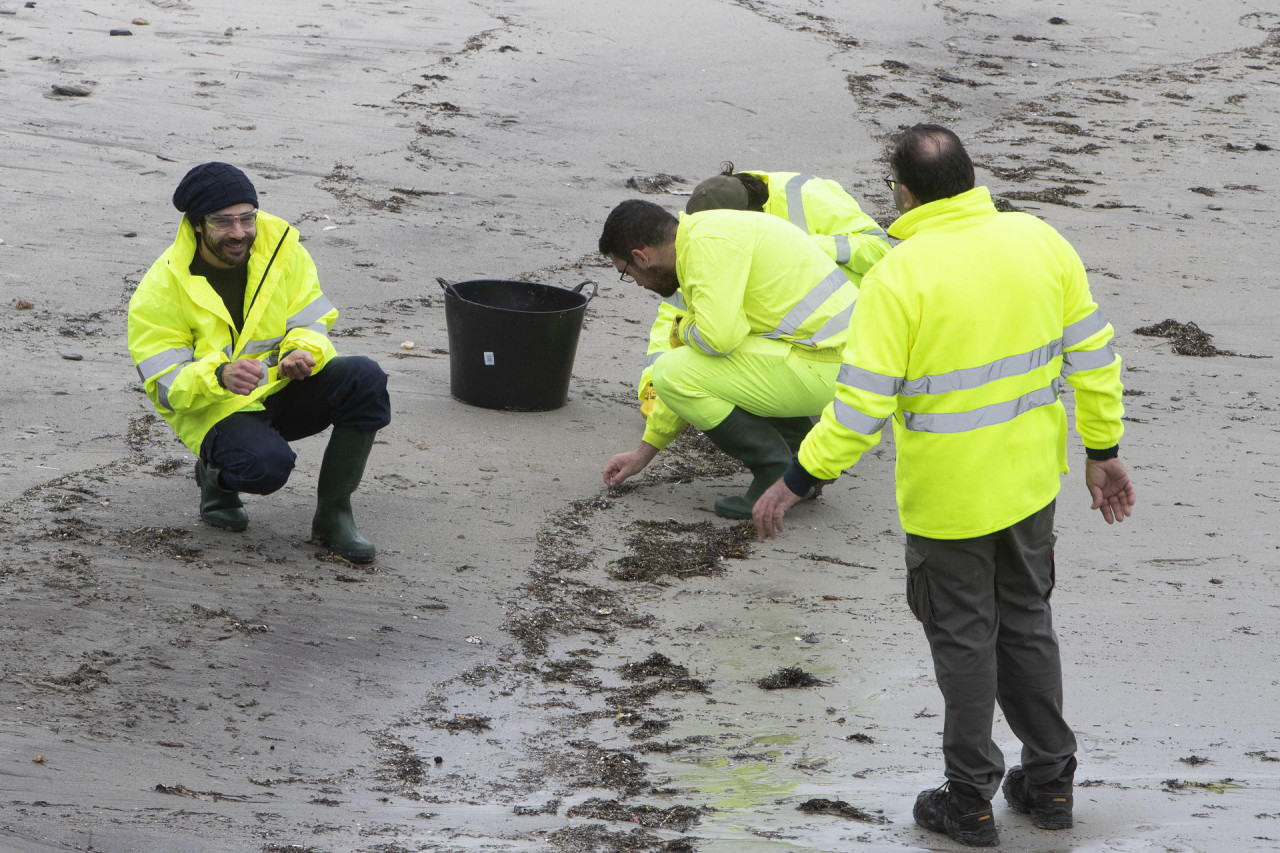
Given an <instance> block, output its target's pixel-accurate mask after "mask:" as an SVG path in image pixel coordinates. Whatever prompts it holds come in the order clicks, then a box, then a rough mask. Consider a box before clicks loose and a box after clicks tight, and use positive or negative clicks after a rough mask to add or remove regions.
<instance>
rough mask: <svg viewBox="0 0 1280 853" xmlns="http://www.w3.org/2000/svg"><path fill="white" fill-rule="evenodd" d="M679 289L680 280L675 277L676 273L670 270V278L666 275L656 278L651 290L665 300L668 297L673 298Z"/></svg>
mask: <svg viewBox="0 0 1280 853" xmlns="http://www.w3.org/2000/svg"><path fill="white" fill-rule="evenodd" d="M679 288H680V279H679V278H677V277H676V271H675V270H672V271H671V273H670V277H668V276H667V275H666V274H663V275H662V276H660V277H659V278H657V280H656V281H654V284H653V287H652V288H651V290H653V292H654V293H656V294H658V295H659V296H661V297H662V298H663V299H666V298H668V297H670V296H673V295H674V294H675V292H676V291H677V290H679Z"/></svg>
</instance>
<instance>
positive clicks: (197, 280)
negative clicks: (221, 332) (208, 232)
mask: <svg viewBox="0 0 1280 853" xmlns="http://www.w3.org/2000/svg"><path fill="white" fill-rule="evenodd" d="M281 240H283V241H284V245H283V246H281V245H280V243H281ZM297 244H298V232H297V231H296V230H294V229H292V228H290V226H289V223H287V222H285V221H284V220H283V219H281V218H279V217H278V216H272V215H271V214H269V213H264V212H263V211H258V235H257V237H256V238H255V239H254V241H253V248H252V249H251V250H250V251H249V278H248V282H247V285H246V286H247V287H248V288H249V289H250V291H253V290H255V289H256V288H257V287H258V282H259V281H261V280H262V273H263V270H264V269H266V266H267V263H268V262H269V261H270V260H271V256H272V255H273V254H275V253H276V247H277V246H279V247H280V252H279V256H277V257H276V259H275V264H274V265H273V267H272V273H275V272H276V271H277V270H278V269H280V268H282V267H283V266H284V265H285V261H286V258H285V256H286V255H288V254H289V250H290V249H291V248H292V247H293V246H296V245H297ZM195 253H196V232H195V229H194V228H192V227H191V223H190V222H188V221H187V218H186V217H185V216H184V217H182V223H181V224H180V225H179V226H178V236H177V237H175V238H174V241H173V245H172V246H170V247H169V251H168V259H167V260H166V263H167V264H168V266H169V274H170V275H171V276H173V278H174V280H175V281H176V282H177V284H178V286H179V287H181V288H182V289H183V290H184V291H186V293H187V295H188V296H190V297H191V299H192V300H193V301H194V302H195V303H196V304H198V305H199V306H200V307H202V308H204V309H205V310H207V311H211V312H213V313H215V314H217V315H218V316H220V317H222V318H223V319H224V320H226V321H227V323H228V324H230V323H231V315H230V314H229V313H227V306H226V305H225V304H224V303H223V301H222V297H221V296H219V295H218V294H217V292H216V291H214V289H213V288H212V287H211V286H210V285H209V282H207V281H206V280H205V279H204V278H203V277H201V276H193V275H192V274H191V259H192V258H193V257H195ZM267 279H268V280H267V281H266V282H264V283H263V286H262V291H263V292H262V293H261V294H260V295H259V297H258V298H259V300H262V299H268V298H269V295H270V294H269V291H270V290H272V289H274V282H275V281H276V280H277V276H276V275H275V274H272V275H269V276H268V277H267ZM254 307H255V309H256V308H257V306H256V305H255V306H254ZM260 313H261V312H260V311H258V310H255V311H254V312H253V315H252V318H251V317H249V316H247V317H245V318H244V327H243V329H242V330H241V335H242V336H243V335H244V332H245V331H247V330H248V329H249V328H250V326H251V324H252V322H253V320H255V319H256V316H257V315H258V314H260Z"/></svg>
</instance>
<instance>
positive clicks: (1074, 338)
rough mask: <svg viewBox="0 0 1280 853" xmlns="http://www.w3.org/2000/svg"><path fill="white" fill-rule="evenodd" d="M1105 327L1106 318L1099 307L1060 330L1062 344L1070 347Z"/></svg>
mask: <svg viewBox="0 0 1280 853" xmlns="http://www.w3.org/2000/svg"><path fill="white" fill-rule="evenodd" d="M1106 327H1107V318H1106V317H1104V316H1103V315H1102V309H1101V308H1099V309H1097V310H1095V311H1094V312H1093V313H1092V314H1090V315H1089V316H1088V317H1085V318H1084V319H1083V320H1076V321H1075V322H1074V323H1072V324H1071V325H1070V326H1067V327H1066V328H1065V329H1063V330H1062V343H1063V346H1064V347H1065V348H1066V349H1071V348H1072V347H1073V346H1075V345H1077V344H1079V343H1080V342H1081V341H1084V340H1087V339H1088V338H1091V337H1093V336H1094V335H1096V334H1098V332H1101V331H1102V330H1103V329H1105V328H1106Z"/></svg>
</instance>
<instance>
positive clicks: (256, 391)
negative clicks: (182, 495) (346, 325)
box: [129, 162, 391, 563]
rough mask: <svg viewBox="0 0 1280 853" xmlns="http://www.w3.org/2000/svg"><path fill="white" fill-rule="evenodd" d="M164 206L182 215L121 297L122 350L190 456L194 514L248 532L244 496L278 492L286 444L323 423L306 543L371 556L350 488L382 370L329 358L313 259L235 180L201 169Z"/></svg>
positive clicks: (360, 463)
mask: <svg viewBox="0 0 1280 853" xmlns="http://www.w3.org/2000/svg"><path fill="white" fill-rule="evenodd" d="M173 205H174V207H176V208H177V209H178V210H179V211H181V212H182V213H183V214H185V215H184V217H183V219H182V222H181V224H180V225H179V227H178V236H177V239H176V240H174V243H173V245H172V246H170V247H169V249H168V250H167V251H165V253H164V254H163V255H161V256H160V258H159V259H158V260H157V261H156V262H155V263H154V264H152V265H151V269H150V270H148V271H147V274H146V275H145V276H144V277H143V279H142V281H141V282H140V283H139V284H138V288H137V290H135V291H134V294H133V297H132V298H131V299H130V300H129V352H130V354H131V355H132V357H133V361H134V364H135V365H136V366H137V369H138V375H139V376H140V377H141V378H142V383H143V386H144V387H145V389H146V392H147V396H148V397H150V398H151V402H152V403H153V404H154V405H155V407H156V410H157V411H158V412H159V413H160V415H161V416H162V417H163V418H164V419H165V421H167V422H168V423H169V425H170V426H171V427H173V430H174V432H176V433H177V435H178V438H179V439H181V440H182V442H183V444H185V445H186V446H187V447H188V448H189V449H190V450H191V451H192V452H193V453H195V454H196V455H197V457H198V460H197V462H196V480H197V482H198V483H199V484H200V517H201V518H202V519H203V520H204V521H206V522H207V523H209V524H211V525H213V526H215V527H221V528H225V529H227V530H244V529H245V528H246V527H248V525H249V517H248V514H247V513H246V512H245V509H244V506H243V504H241V502H240V496H239V492H250V493H252V494H259V495H269V494H271V493H273V492H275V491H276V490H277V489H279V488H280V487H281V486H283V485H284V484H285V481H286V480H288V479H289V474H290V472H291V471H292V470H293V465H294V460H295V459H296V457H295V455H294V452H293V450H292V449H291V448H290V447H289V442H291V441H296V440H298V439H300V438H304V437H306V436H309V435H315V434H316V433H319V432H321V431H323V430H324V429H326V428H327V427H329V426H332V427H333V433H332V435H331V436H330V438H329V444H328V447H327V448H326V449H325V452H324V460H323V462H322V463H321V466H320V481H319V486H318V493H319V497H318V501H317V506H316V512H315V517H314V519H313V520H312V525H311V535H312V538H313V539H315V540H317V541H319V542H320V543H321V544H323V545H327V546H328V547H329V548H331V549H332V550H333V551H335V552H337V553H338V554H339V555H341V556H342V557H344V558H346V559H348V560H350V561H352V562H356V563H367V562H370V561H372V560H373V558H374V555H375V549H374V546H373V543H371V542H370V541H369V540H368V539H366V538H365V536H364V535H363V534H362V533H361V532H360V530H359V529H358V528H357V527H356V523H355V520H354V518H353V517H352V514H351V494H352V492H354V491H355V490H356V487H357V486H358V485H359V484H360V479H361V477H362V476H363V475H364V467H365V461H366V460H367V459H368V457H369V451H370V449H371V448H372V447H373V440H374V434H375V433H376V432H377V431H378V430H379V429H381V428H382V427H384V426H386V425H387V424H388V423H390V421H391V404H390V400H389V399H388V396H387V376H386V374H385V373H384V372H383V371H382V368H380V367H379V366H378V364H377V363H376V362H374V361H373V360H371V359H369V358H365V357H364V356H339V355H338V354H337V352H336V351H335V350H334V348H333V343H332V342H331V341H330V340H329V330H330V329H331V328H332V327H333V323H334V321H335V320H336V319H337V318H338V310H337V309H336V308H334V307H333V304H332V303H330V302H329V300H328V299H326V298H325V296H324V294H323V293H322V292H321V291H320V283H319V281H318V279H317V275H316V267H315V264H314V263H313V262H312V260H311V256H310V255H309V254H308V253H307V250H306V249H304V248H302V246H301V244H300V243H299V242H298V232H297V230H295V229H294V228H292V227H290V226H289V224H288V223H286V222H285V221H284V220H282V219H279V218H277V217H275V216H271V215H270V214H268V213H264V212H262V211H259V210H258V193H257V191H256V190H255V189H254V187H253V184H252V183H251V182H250V180H249V178H248V177H247V176H246V175H245V174H244V172H242V171H240V170H239V169H237V168H236V167H235V166H232V165H229V164H227V163H216V162H215V163H204V164H202V165H199V166H196V167H195V168H194V169H192V170H191V171H190V172H188V173H187V175H186V177H184V178H183V179H182V182H181V183H179V184H178V188H177V190H176V191H175V192H174V194H173Z"/></svg>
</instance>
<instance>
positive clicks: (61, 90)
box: [53, 83, 93, 98]
mask: <svg viewBox="0 0 1280 853" xmlns="http://www.w3.org/2000/svg"><path fill="white" fill-rule="evenodd" d="M53 94H55V95H66V96H67V97H70V98H87V97H88V96H89V95H92V94H93V90H92V89H90V88H89V87H88V86H81V85H80V84H79V83H54V84H53Z"/></svg>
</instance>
